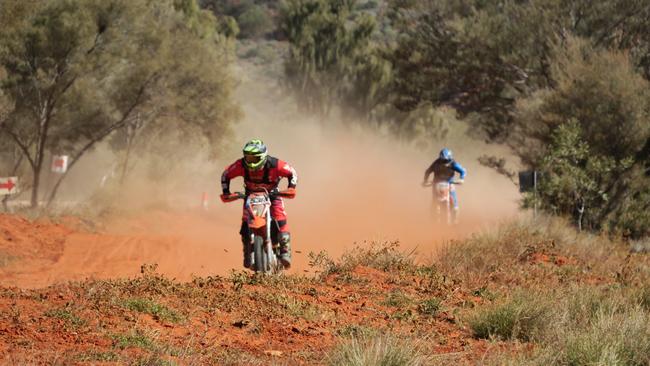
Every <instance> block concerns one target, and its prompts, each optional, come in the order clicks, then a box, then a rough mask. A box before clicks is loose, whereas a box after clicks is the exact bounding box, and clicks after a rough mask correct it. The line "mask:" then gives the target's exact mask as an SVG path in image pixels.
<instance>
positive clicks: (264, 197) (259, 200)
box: [229, 189, 293, 273]
mask: <svg viewBox="0 0 650 366" xmlns="http://www.w3.org/2000/svg"><path fill="white" fill-rule="evenodd" d="M274 197H286V198H293V196H292V195H291V194H290V193H288V192H284V191H280V192H278V191H275V192H270V193H269V192H268V191H267V190H266V189H264V190H262V191H258V192H251V193H250V194H249V195H246V194H244V193H242V192H235V193H232V194H231V195H230V199H229V202H232V201H235V200H238V199H243V200H244V201H245V204H244V209H245V210H246V211H247V212H248V215H247V216H248V221H247V224H248V232H249V233H250V236H251V237H250V242H249V243H250V245H251V248H250V250H248V252H249V253H250V254H249V255H251V256H252V258H251V259H252V260H251V269H253V270H254V271H255V272H262V273H275V272H279V271H280V270H282V269H283V266H282V264H280V262H279V260H278V257H279V255H280V247H279V245H277V244H276V245H273V243H272V241H271V223H272V221H271V201H272V200H273V198H274Z"/></svg>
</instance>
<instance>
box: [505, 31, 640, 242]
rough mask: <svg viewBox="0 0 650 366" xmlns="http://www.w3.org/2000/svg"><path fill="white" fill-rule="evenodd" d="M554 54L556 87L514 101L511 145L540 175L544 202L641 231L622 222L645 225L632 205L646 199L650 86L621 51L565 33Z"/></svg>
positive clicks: (596, 223) (605, 224)
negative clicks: (596, 44)
mask: <svg viewBox="0 0 650 366" xmlns="http://www.w3.org/2000/svg"><path fill="white" fill-rule="evenodd" d="M553 58H554V59H553V61H552V64H551V73H552V77H553V79H554V80H555V81H556V85H555V87H554V88H553V89H547V90H542V91H539V92H537V93H535V94H534V95H533V96H531V97H530V98H528V99H526V100H522V101H520V102H519V103H518V107H517V123H516V127H517V128H516V130H515V133H514V134H513V139H514V140H513V144H512V145H513V146H514V147H515V149H516V152H517V154H518V156H520V157H521V158H522V161H523V162H524V163H525V164H526V165H529V166H531V167H533V168H536V169H539V170H541V171H542V172H543V173H544V181H545V183H544V184H542V186H541V195H540V200H541V204H542V207H543V208H547V209H548V210H549V211H552V212H555V213H558V214H562V215H570V216H574V217H575V218H576V220H577V222H578V223H579V224H582V223H583V222H585V223H586V224H587V227H590V228H593V229H603V228H608V229H610V230H622V229H625V228H627V229H628V230H627V231H626V232H624V234H626V235H631V236H638V235H645V234H643V232H642V230H640V229H639V228H642V227H643V223H641V222H630V221H626V220H637V219H638V220H646V221H645V224H648V222H647V215H646V216H645V219H644V216H643V215H637V214H636V213H635V211H634V210H636V209H638V208H640V207H644V206H647V205H648V204H650V202H648V201H643V200H647V198H648V195H647V193H644V192H647V185H648V184H649V183H650V179H648V176H647V175H646V166H645V164H646V161H645V160H644V157H643V156H644V155H643V154H644V151H645V149H646V146H647V143H648V139H649V138H650V123H649V122H648V121H650V98H649V97H650V95H649V90H650V83H648V81H647V80H645V79H644V78H643V77H642V76H641V75H640V74H639V73H638V72H637V71H636V69H635V67H634V64H633V63H632V62H631V60H630V59H629V56H628V55H627V54H625V53H618V52H613V51H607V50H599V49H595V48H594V47H593V46H591V45H590V43H589V42H588V41H585V40H582V39H578V38H568V39H567V41H566V43H565V44H563V45H559V46H558V47H556V49H555V50H554V57H553ZM576 213H579V214H580V216H575V215H576ZM632 229H633V230H632Z"/></svg>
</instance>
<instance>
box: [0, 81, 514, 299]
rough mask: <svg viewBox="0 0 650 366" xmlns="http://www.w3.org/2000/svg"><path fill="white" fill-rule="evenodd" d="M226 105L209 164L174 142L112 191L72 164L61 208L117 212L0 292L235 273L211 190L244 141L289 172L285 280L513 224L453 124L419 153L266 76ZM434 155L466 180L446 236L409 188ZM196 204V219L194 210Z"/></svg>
mask: <svg viewBox="0 0 650 366" xmlns="http://www.w3.org/2000/svg"><path fill="white" fill-rule="evenodd" d="M237 98H238V99H239V101H240V103H241V104H242V106H243V109H244V113H245V119H244V120H243V121H242V122H241V123H239V124H238V125H237V126H236V127H235V131H234V136H233V138H232V140H230V141H229V142H228V143H227V144H226V145H224V146H222V149H221V150H222V151H223V152H222V155H221V158H220V159H219V160H218V161H212V160H209V159H208V154H207V150H205V149H204V148H203V147H202V146H200V145H198V146H197V145H195V144H192V143H191V142H183V141H178V139H176V141H175V142H176V143H177V144H178V143H180V144H181V147H180V148H179V147H178V146H176V147H174V148H173V149H172V148H167V149H166V148H165V147H164V146H162V147H161V148H159V149H158V150H157V152H154V154H153V155H152V157H146V158H145V157H144V156H138V157H137V158H136V160H135V164H134V165H133V168H132V170H131V171H130V172H129V176H128V179H127V180H126V181H124V183H123V184H121V185H120V184H116V182H117V181H118V179H119V178H118V177H119V171H116V169H117V168H116V167H117V166H118V164H116V162H119V161H120V160H119V159H121V158H122V157H121V156H119V155H115V154H113V153H112V152H110V151H109V149H107V148H99V149H97V151H95V152H94V153H93V154H91V155H89V156H88V157H87V158H84V160H83V161H80V164H79V166H77V167H75V171H74V172H71V174H70V177H69V182H68V183H66V184H65V185H64V186H65V188H64V189H63V190H62V192H61V193H62V194H61V197H62V199H63V200H71V201H75V202H83V203H88V202H90V203H93V202H94V203H97V202H98V199H97V197H100V198H102V197H103V199H104V200H109V201H110V202H108V203H111V204H112V205H113V206H116V207H118V208H119V209H118V210H116V211H115V212H113V213H112V214H109V215H104V216H102V220H103V226H102V228H101V230H100V231H99V232H91V233H84V232H79V233H74V234H72V235H69V236H68V237H67V239H66V241H65V245H64V249H63V253H62V254H61V256H60V257H57V258H56V259H54V260H55V262H54V263H53V264H51V265H47V266H44V267H43V266H41V267H36V266H30V265H29V264H28V263H21V267H20V270H18V269H17V270H16V272H15V273H13V272H11V273H9V272H7V273H8V274H6V275H5V276H4V278H0V283H2V282H7V281H8V282H9V283H11V284H13V285H16V286H27V287H40V286H45V285H49V284H52V283H56V282H60V281H65V280H70V279H83V278H87V277H95V278H112V277H131V276H137V275H138V273H139V270H140V265H142V264H143V263H157V264H158V265H159V267H158V270H159V271H160V272H161V273H163V274H165V275H168V276H170V277H174V278H177V279H179V280H190V279H191V278H192V276H206V275H214V274H219V275H227V274H228V273H229V272H230V271H231V270H232V269H241V262H242V257H241V243H240V238H239V234H238V230H239V226H240V220H241V210H242V207H241V206H242V205H241V202H234V203H231V204H224V203H222V202H221V201H220V200H219V198H218V195H219V193H220V183H219V180H220V175H221V172H222V171H223V169H224V168H225V167H226V166H227V165H228V164H230V163H232V162H233V161H235V160H236V159H239V158H241V147H242V146H243V144H244V143H245V142H246V141H247V140H249V139H251V138H261V139H263V140H264V141H265V143H266V144H267V146H268V147H269V153H270V154H271V155H272V156H275V157H277V158H279V159H282V160H285V161H287V162H289V163H290V164H291V165H293V166H294V168H295V169H296V170H297V172H298V177H299V179H298V195H297V197H296V198H295V199H294V200H286V201H285V204H286V210H287V214H288V222H289V226H290V229H291V232H292V247H293V252H294V265H293V267H292V269H291V270H290V271H291V272H292V273H302V272H303V271H305V272H307V271H308V270H309V266H308V260H309V259H308V254H309V253H310V252H316V253H317V252H319V251H322V250H324V251H326V252H327V253H328V254H329V255H330V256H332V257H334V258H336V257H338V256H339V255H340V254H342V253H343V252H344V251H346V250H348V249H350V248H352V247H354V246H357V245H364V242H372V241H380V242H383V241H399V243H400V245H401V248H402V249H404V250H411V249H415V250H416V253H418V255H419V256H420V258H427V257H429V256H430V255H431V253H432V252H434V251H435V249H436V248H437V247H439V245H440V244H441V243H443V242H445V241H448V240H449V239H452V238H459V237H463V236H467V235H470V234H471V233H472V232H476V231H477V230H481V229H482V228H485V227H489V226H491V225H494V224H496V223H498V222H500V221H503V220H505V219H507V218H509V217H511V216H514V215H517V212H518V209H517V201H518V199H519V194H518V192H517V188H516V187H515V185H514V184H513V183H512V182H510V181H509V180H508V179H507V178H505V177H503V176H501V175H499V174H497V173H496V172H494V171H493V170H491V169H489V168H485V167H482V166H480V165H479V163H478V161H477V158H478V157H479V156H481V155H482V154H495V155H499V156H504V155H506V154H507V150H505V149H503V148H501V147H499V146H494V145H485V144H483V143H481V142H479V141H476V140H472V139H469V138H468V137H467V135H466V133H465V130H466V128H467V127H466V126H465V125H463V124H462V122H458V121H452V122H453V124H454V125H453V126H452V128H451V133H450V134H449V135H448V136H447V137H446V139H445V140H442V141H432V143H431V144H430V147H427V148H422V147H414V146H413V145H412V144H408V143H405V142H402V141H397V140H396V139H394V138H391V137H389V136H385V135H381V134H379V133H377V132H376V131H368V130H365V129H363V128H360V127H358V126H357V127H353V126H352V125H351V124H348V123H346V122H347V121H340V120H336V119H332V120H324V121H323V120H319V119H317V118H314V117H312V116H306V115H305V114H303V113H300V112H298V111H297V110H296V108H295V106H294V103H293V102H292V100H291V98H289V97H288V96H286V95H284V94H283V92H282V89H281V88H280V87H279V86H277V85H276V84H274V82H272V81H270V80H269V78H266V79H259V78H256V79H253V78H251V79H245V78H242V83H241V85H240V88H239V92H238V95H237ZM464 126H465V127H464ZM172 140H173V139H172ZM183 143H185V144H186V146H182V144H183ZM443 146H446V147H449V148H450V149H452V151H454V154H455V157H456V160H457V161H458V162H460V163H461V164H462V165H463V166H464V167H465V168H466V169H467V171H468V175H467V178H466V180H465V182H466V183H465V184H464V185H462V186H459V187H458V188H457V190H458V197H459V201H460V206H461V210H460V224H459V225H457V226H455V227H451V228H450V227H446V226H438V225H436V224H435V221H434V218H433V217H432V215H431V205H432V192H431V188H423V187H422V186H421V185H420V183H421V182H422V178H423V174H424V171H425V169H426V168H427V167H428V166H429V164H431V162H432V161H433V160H434V159H435V157H436V156H437V152H438V151H439V150H440V148H442V147H443ZM106 181H108V183H106ZM104 183H105V184H104ZM281 184H282V187H284V186H285V185H286V182H282V183H281ZM110 187H113V188H110ZM241 187H242V181H241V179H240V178H238V179H235V180H233V181H232V182H231V190H233V191H235V190H239V189H241ZM81 188H83V189H81ZM111 189H113V190H114V191H112V192H110V190H111ZM115 190H116V191H115ZM107 191H108V192H107ZM107 193H109V194H107ZM204 194H207V196H208V199H209V202H208V207H207V209H204V208H203V207H202V204H203V202H202V197H203V195H204ZM100 201H101V200H100ZM105 203H106V202H103V203H102V202H99V206H101V204H105ZM93 209H96V208H93V207H91V208H90V210H91V211H92V210H93Z"/></svg>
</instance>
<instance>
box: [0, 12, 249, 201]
mask: <svg viewBox="0 0 650 366" xmlns="http://www.w3.org/2000/svg"><path fill="white" fill-rule="evenodd" d="M8 2H10V3H11V2H14V3H18V2H20V0H8ZM192 3H194V0H191V1H189V3H188V1H171V0H169V1H149V0H53V1H42V2H39V3H38V5H39V6H38V7H34V8H32V10H31V11H27V12H24V13H23V18H21V21H20V22H16V23H17V24H16V26H15V27H13V28H10V29H8V31H6V32H3V33H2V35H1V36H0V67H2V68H4V69H5V70H6V74H7V76H6V79H5V80H4V82H3V84H2V93H3V94H4V95H6V96H7V97H8V98H9V99H10V100H11V101H12V102H13V103H14V105H15V107H14V109H13V111H11V113H9V115H8V117H7V120H6V122H5V123H4V124H3V125H2V127H1V132H2V133H4V134H6V135H7V136H9V137H10V138H11V140H12V141H13V143H15V144H16V145H17V146H18V147H19V148H20V149H21V151H22V152H23V154H24V156H25V158H26V160H27V161H28V163H29V166H30V168H31V171H32V181H33V183H32V196H31V205H32V206H33V207H36V206H37V205H38V202H39V191H40V188H41V174H42V172H43V168H44V166H45V165H44V163H45V157H46V154H47V153H52V154H68V155H70V162H69V169H71V168H73V167H74V166H75V164H76V163H77V162H78V161H79V159H80V158H81V157H82V156H84V155H85V154H86V153H87V152H88V151H90V150H91V149H93V148H94V147H95V146H96V145H97V143H99V142H101V141H103V140H105V139H106V138H107V137H108V136H111V135H112V134H113V133H114V132H115V131H118V130H120V129H122V128H125V127H126V126H128V125H129V124H130V123H132V121H133V119H134V118H135V117H136V115H137V114H138V113H143V114H146V115H149V116H151V117H152V118H154V119H155V117H156V113H151V112H152V111H159V112H163V111H164V112H165V113H166V114H167V115H174V116H176V117H177V119H178V120H179V121H182V122H183V123H185V124H191V125H193V126H198V129H199V130H200V131H201V132H203V133H205V134H208V135H210V137H211V138H212V141H214V142H218V141H219V138H220V136H221V132H225V131H227V129H228V126H229V123H230V122H231V121H232V120H233V119H234V118H235V117H236V116H237V107H236V106H235V105H234V104H233V102H232V98H231V95H230V92H231V88H232V82H231V80H230V77H229V75H228V69H227V57H226V55H225V53H227V52H228V49H227V47H226V42H225V41H224V39H223V37H221V36H220V35H219V34H217V33H216V26H217V25H216V23H215V22H214V17H212V16H211V15H210V14H207V13H205V14H204V13H201V12H199V11H198V9H195V8H194V7H192V6H191V5H192ZM187 6H189V8H188V7H187ZM5 9H11V7H7V8H4V7H3V8H2V11H5ZM192 11H194V12H192ZM3 16H6V14H5V15H3ZM68 171H69V170H68ZM64 178H65V174H64V175H63V176H61V177H60V179H59V180H58V181H57V182H56V184H55V186H54V187H53V189H52V192H51V193H50V195H49V201H50V202H51V201H52V200H53V199H54V196H55V195H56V192H57V190H58V188H59V186H60V184H61V182H62V181H63V179H64Z"/></svg>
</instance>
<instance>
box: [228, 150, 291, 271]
mask: <svg viewBox="0 0 650 366" xmlns="http://www.w3.org/2000/svg"><path fill="white" fill-rule="evenodd" d="M243 152H244V157H243V158H242V159H239V160H237V161H235V162H234V163H232V164H231V165H230V166H228V168H226V170H225V171H224V172H223V174H222V175H221V189H222V190H223V194H222V195H221V200H222V201H223V202H229V201H231V200H232V196H233V195H232V194H231V193H230V180H231V179H233V178H235V177H244V186H245V187H246V192H245V193H246V194H249V193H250V192H251V191H256V190H260V189H262V188H264V189H266V190H267V191H268V192H270V193H271V217H272V218H273V223H272V225H271V240H272V242H273V244H274V245H275V244H279V246H280V248H279V249H280V257H279V258H278V259H279V260H280V262H281V263H282V265H283V266H284V268H286V269H288V268H289V267H290V266H291V245H290V244H291V234H290V232H289V226H288V225H287V215H286V212H285V211H284V201H283V200H282V198H281V197H278V196H274V195H273V192H276V193H277V189H278V184H279V183H280V179H282V178H287V179H288V181H289V184H288V189H286V190H284V191H282V195H283V197H287V198H293V197H295V194H296V184H297V182H298V175H297V174H296V171H295V170H294V169H293V168H292V167H291V166H290V165H289V164H287V163H286V162H284V161H282V160H279V159H277V158H274V157H272V156H269V155H268V154H267V148H266V145H264V142H262V140H250V141H248V142H247V143H246V145H244V149H243ZM246 215H247V212H246V210H244V214H243V217H242V225H241V229H240V230H239V234H240V235H241V239H242V245H243V251H244V267H246V268H250V267H251V256H250V247H251V244H250V234H249V233H248V225H247V216H246Z"/></svg>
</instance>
